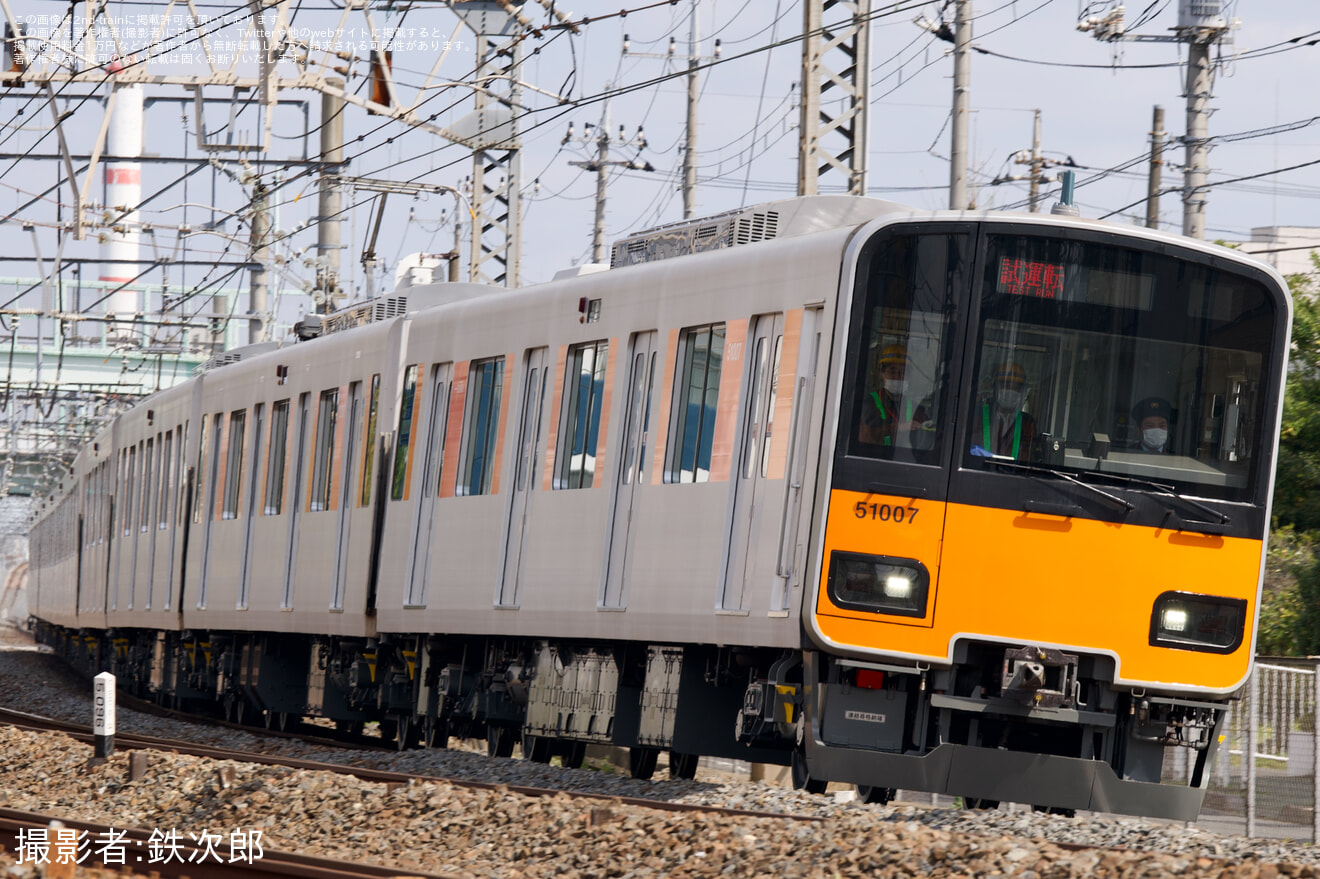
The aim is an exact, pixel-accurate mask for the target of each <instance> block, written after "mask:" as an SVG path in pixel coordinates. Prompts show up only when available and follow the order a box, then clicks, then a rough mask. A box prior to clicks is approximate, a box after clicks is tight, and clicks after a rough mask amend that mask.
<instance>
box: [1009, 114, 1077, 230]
mask: <svg viewBox="0 0 1320 879" xmlns="http://www.w3.org/2000/svg"><path fill="white" fill-rule="evenodd" d="M1034 117H1035V118H1034V119H1033V120H1032V125H1031V149H1030V150H1018V151H1017V152H1015V153H1014V154H1013V164H1015V165H1027V166H1028V167H1029V168H1030V171H1029V172H1028V173H1027V175H1026V176H1023V175H1021V174H1012V175H1009V176H1006V177H996V178H995V179H994V180H991V181H990V185H991V186H997V185H999V184H1000V183H1010V182H1015V181H1021V180H1026V181H1027V182H1028V183H1030V184H1031V195H1030V196H1029V197H1028V202H1029V203H1030V205H1029V207H1028V210H1030V211H1031V212H1032V213H1033V214H1035V213H1039V212H1040V185H1041V184H1042V183H1044V182H1046V181H1047V180H1048V179H1049V178H1048V177H1047V176H1046V175H1045V169H1047V168H1049V167H1050V166H1051V165H1063V166H1064V167H1073V166H1074V165H1075V164H1076V163H1075V162H1074V161H1073V158H1072V156H1066V157H1064V158H1062V159H1047V158H1045V154H1044V152H1043V151H1042V149H1041V138H1040V128H1041V124H1040V123H1041V115H1040V111H1039V110H1036V111H1034Z"/></svg>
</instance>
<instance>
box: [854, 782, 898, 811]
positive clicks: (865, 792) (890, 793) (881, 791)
mask: <svg viewBox="0 0 1320 879" xmlns="http://www.w3.org/2000/svg"><path fill="white" fill-rule="evenodd" d="M893 798H894V789H893V788H892V787H877V786H875V785H870V784H859V785H857V799H859V800H861V801H862V802H863V803H872V804H874V805H877V806H883V805H884V804H885V803H888V802H889V801H890V800H892V799H893Z"/></svg>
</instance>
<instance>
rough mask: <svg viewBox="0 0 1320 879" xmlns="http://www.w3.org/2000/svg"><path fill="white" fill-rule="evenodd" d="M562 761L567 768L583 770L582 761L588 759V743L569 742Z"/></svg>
mask: <svg viewBox="0 0 1320 879" xmlns="http://www.w3.org/2000/svg"><path fill="white" fill-rule="evenodd" d="M562 759H563V761H564V766H565V767H566V768H568V769H581V768H582V761H584V760H586V759H587V743H586V742H569V743H568V748H567V749H566V750H565V751H564V756H563V758H562Z"/></svg>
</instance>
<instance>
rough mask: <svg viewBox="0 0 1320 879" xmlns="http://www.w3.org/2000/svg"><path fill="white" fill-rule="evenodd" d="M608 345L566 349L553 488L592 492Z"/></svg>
mask: <svg viewBox="0 0 1320 879" xmlns="http://www.w3.org/2000/svg"><path fill="white" fill-rule="evenodd" d="M608 354H609V343H608V342H606V341H600V342H588V343H586V344H585V345H574V346H572V347H571V348H569V349H568V367H567V371H566V373H565V375H564V406H563V410H564V424H563V429H562V430H561V431H560V432H559V446H560V448H559V449H558V450H557V451H556V452H555V462H556V463H555V479H554V487H555V488H591V486H592V483H593V482H594V480H595V473H596V444H597V442H598V441H599V432H600V408H601V397H602V396H603V395H604V392H605V364H606V361H607V360H608Z"/></svg>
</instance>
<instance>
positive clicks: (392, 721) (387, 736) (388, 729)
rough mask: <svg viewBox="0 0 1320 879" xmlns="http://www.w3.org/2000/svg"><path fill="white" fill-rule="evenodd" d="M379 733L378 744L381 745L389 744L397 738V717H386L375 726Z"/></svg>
mask: <svg viewBox="0 0 1320 879" xmlns="http://www.w3.org/2000/svg"><path fill="white" fill-rule="evenodd" d="M376 728H377V729H378V730H379V731H380V742H381V744H382V745H387V744H390V743H391V742H394V741H396V740H397V739H398V738H399V719H398V718H397V717H387V718H385V719H384V720H382V721H381V722H380V723H378V724H377V725H376Z"/></svg>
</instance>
